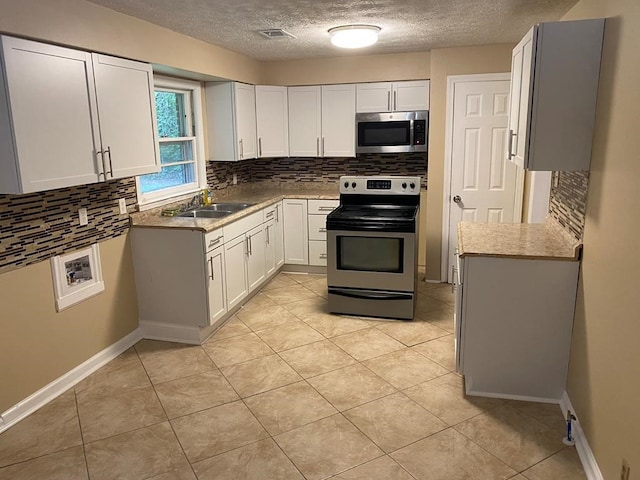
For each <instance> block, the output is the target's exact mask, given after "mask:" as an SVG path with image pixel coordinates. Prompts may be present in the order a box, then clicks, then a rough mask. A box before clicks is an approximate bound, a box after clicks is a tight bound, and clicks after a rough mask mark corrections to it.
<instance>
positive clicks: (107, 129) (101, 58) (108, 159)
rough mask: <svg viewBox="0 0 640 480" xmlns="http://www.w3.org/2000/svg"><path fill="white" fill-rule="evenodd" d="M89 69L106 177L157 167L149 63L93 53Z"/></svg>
mask: <svg viewBox="0 0 640 480" xmlns="http://www.w3.org/2000/svg"><path fill="white" fill-rule="evenodd" d="M93 71H94V75H95V81H96V93H97V99H98V117H99V118H100V137H101V139H102V151H103V153H101V155H100V156H101V157H102V156H104V157H105V159H104V162H105V165H106V166H107V168H108V171H107V172H106V174H107V178H123V177H132V176H135V175H143V174H145V173H151V172H158V171H160V165H159V162H158V161H157V158H158V141H157V135H156V128H155V118H156V113H155V111H156V110H155V96H154V93H153V70H152V69H151V65H148V64H145V63H140V62H133V61H131V60H124V59H121V58H114V57H109V56H106V55H98V54H93ZM101 160H102V159H101Z"/></svg>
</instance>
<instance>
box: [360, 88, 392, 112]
mask: <svg viewBox="0 0 640 480" xmlns="http://www.w3.org/2000/svg"><path fill="white" fill-rule="evenodd" d="M390 111H391V82H377V83H358V84H357V85H356V112H358V113H377V112H390Z"/></svg>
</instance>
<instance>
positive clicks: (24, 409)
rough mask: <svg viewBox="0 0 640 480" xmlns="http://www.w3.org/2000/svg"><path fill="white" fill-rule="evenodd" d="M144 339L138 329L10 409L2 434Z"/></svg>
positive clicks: (3, 418) (1, 420)
mask: <svg viewBox="0 0 640 480" xmlns="http://www.w3.org/2000/svg"><path fill="white" fill-rule="evenodd" d="M141 339H142V335H141V334H140V330H139V329H136V330H134V331H133V332H131V333H130V334H128V335H127V336H125V337H123V338H121V339H120V340H118V341H117V342H116V343H114V344H112V345H110V346H108V347H107V348H105V349H104V350H102V351H100V352H98V353H96V354H95V355H94V356H93V357H91V358H90V359H88V360H87V361H85V362H83V363H81V364H80V365H78V366H77V367H75V368H73V369H72V370H69V371H68V372H67V373H65V374H64V375H62V376H60V377H58V378H56V379H55V380H54V381H53V382H51V383H49V384H48V385H45V386H44V387H42V388H41V389H40V390H38V391H37V392H35V393H34V394H32V395H30V396H29V397H27V398H25V399H24V400H22V401H21V402H19V403H17V404H16V405H14V406H13V407H11V408H9V409H8V410H6V411H5V412H3V413H2V415H1V416H0V433H2V432H3V431H4V430H6V429H8V428H9V427H11V426H13V425H14V424H16V423H17V422H19V421H20V420H22V419H23V418H25V417H26V416H27V415H30V414H31V413H33V412H35V411H36V410H38V409H39V408H41V407H42V406H44V405H46V404H47V403H49V402H50V401H51V400H53V399H54V398H56V397H58V396H59V395H61V394H62V393H64V392H66V391H67V390H69V389H70V388H71V387H73V386H74V385H76V384H77V383H78V382H80V381H81V380H84V379H85V378H87V377H88V376H89V375H91V374H92V373H93V372H95V371H96V370H98V369H99V368H100V367H102V366H103V365H105V364H107V363H108V362H110V361H111V360H113V359H114V358H116V357H117V356H118V355H120V354H121V353H122V352H124V351H125V350H127V349H129V348H131V347H132V346H133V345H135V344H136V343H137V342H138V341H139V340H141Z"/></svg>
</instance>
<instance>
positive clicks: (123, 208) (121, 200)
mask: <svg viewBox="0 0 640 480" xmlns="http://www.w3.org/2000/svg"><path fill="white" fill-rule="evenodd" d="M118 208H120V215H124V214H125V213H127V201H126V200H125V199H124V198H119V199H118Z"/></svg>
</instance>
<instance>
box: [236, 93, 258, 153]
mask: <svg viewBox="0 0 640 480" xmlns="http://www.w3.org/2000/svg"><path fill="white" fill-rule="evenodd" d="M234 93H235V95H234V97H235V110H236V132H237V138H236V142H237V146H238V152H239V159H240V160H244V159H246V158H256V157H257V153H258V152H257V142H256V95H255V90H254V86H253V85H247V84H245V83H235V84H234Z"/></svg>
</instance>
